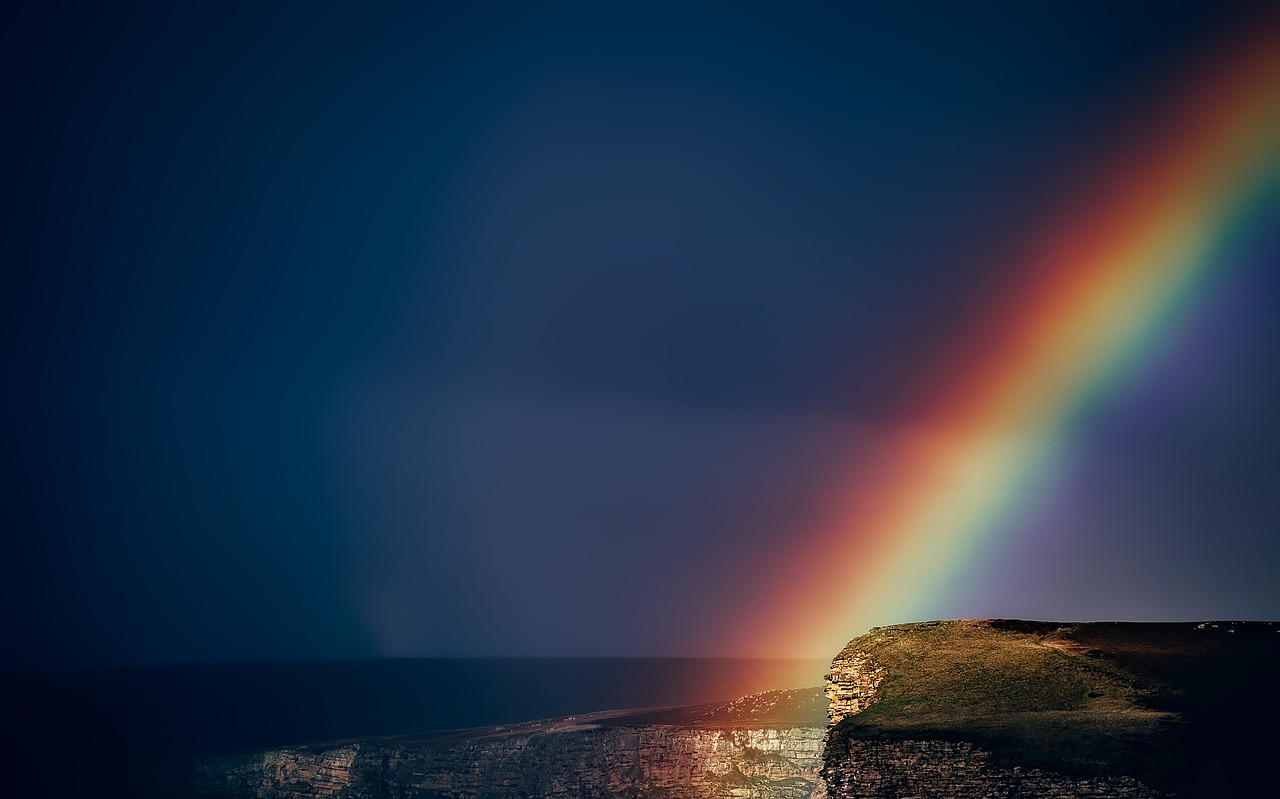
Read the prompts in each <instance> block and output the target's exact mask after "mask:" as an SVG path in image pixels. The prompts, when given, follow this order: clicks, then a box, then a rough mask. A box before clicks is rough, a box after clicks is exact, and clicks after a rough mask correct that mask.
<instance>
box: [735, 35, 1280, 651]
mask: <svg viewBox="0 0 1280 799" xmlns="http://www.w3.org/2000/svg"><path fill="white" fill-rule="evenodd" d="M1268 30H1269V32H1268V33H1266V34H1265V35H1262V36H1256V37H1255V41H1252V42H1249V43H1247V44H1245V45H1241V44H1240V43H1239V42H1233V43H1232V52H1233V53H1234V55H1232V56H1229V57H1226V58H1222V57H1219V58H1216V59H1214V63H1213V64H1212V65H1211V67H1210V68H1203V67H1202V68H1201V69H1200V70H1198V71H1197V73H1196V74H1195V75H1194V77H1193V79H1191V80H1188V81H1185V82H1183V84H1182V85H1181V87H1180V89H1179V91H1178V92H1177V94H1176V96H1175V97H1174V98H1173V102H1172V103H1169V104H1167V105H1166V106H1165V107H1164V108H1163V110H1157V111H1156V112H1155V113H1149V114H1147V115H1144V120H1146V121H1150V122H1154V123H1155V124H1154V125H1152V126H1151V127H1146V123H1145V122H1144V125H1143V129H1144V130H1146V131H1147V132H1148V133H1149V134H1153V135H1149V136H1148V137H1145V138H1143V139H1141V140H1140V141H1138V142H1136V144H1137V146H1136V147H1131V148H1126V150H1128V152H1126V153H1125V158H1124V160H1123V161H1122V162H1121V163H1120V165H1119V166H1118V167H1113V168H1112V169H1110V170H1108V171H1107V172H1106V173H1105V176H1104V177H1105V179H1104V180H1101V181H1096V180H1095V181H1093V182H1092V183H1091V184H1090V185H1088V186H1084V187H1082V189H1081V191H1080V192H1079V200H1078V201H1077V202H1074V203H1072V204H1071V205H1070V207H1068V208H1067V209H1066V211H1065V212H1063V213H1062V214H1061V215H1060V216H1057V217H1055V218H1054V219H1053V220H1051V224H1049V225H1047V226H1046V228H1045V230H1044V231H1043V233H1042V235H1041V236H1039V237H1038V238H1037V239H1035V240H1034V242H1033V244H1032V246H1031V247H1030V248H1029V252H1028V253H1027V254H1025V255H1024V256H1022V257H1021V258H1020V259H1019V260H1018V262H1017V264H1015V265H1014V266H1015V267H1016V268H1013V269H1011V270H1009V271H1010V273H1011V274H1017V275H1019V276H1021V277H1020V278H1019V281H1020V282H1019V283H1018V285H1016V286H1014V287H1012V288H1011V289H1009V290H1008V291H1007V293H1002V295H1001V296H1000V297H998V298H996V299H995V300H994V301H993V303H992V305H991V308H990V309H989V313H987V314H986V319H987V320H988V321H987V323H986V324H985V325H984V327H983V329H980V330H976V331H972V334H971V335H969V334H966V337H965V340H964V341H963V342H962V343H961V344H960V345H959V347H958V352H956V353H955V354H954V356H953V357H951V358H949V359H948V363H949V368H948V369H947V371H946V373H945V374H944V375H943V376H942V377H941V378H939V379H938V380H936V381H934V382H933V383H931V386H930V389H929V396H931V397H932V398H933V404H932V405H931V406H929V407H928V408H927V410H926V411H925V413H924V414H923V415H922V421H921V422H920V423H919V424H918V425H916V426H914V427H913V430H914V432H912V433H910V434H906V435H903V436H899V437H897V439H896V440H895V441H894V442H893V444H892V447H890V446H889V445H886V447H885V451H884V452H883V453H881V455H880V456H879V457H877V458H873V460H875V461H877V463H878V464H880V467H881V468H880V469H879V470H878V471H879V473H878V475H877V476H875V477H873V478H869V479H868V478H859V479H858V480H856V481H854V482H855V484H854V485H852V486H850V487H849V490H848V492H847V496H845V497H844V498H843V499H842V502H841V503H840V504H841V507H840V508H838V510H837V511H836V512H834V513H833V514H831V518H829V519H828V520H827V521H826V522H825V523H824V524H823V525H821V529H819V530H817V531H816V532H814V533H813V534H812V535H811V536H808V537H806V538H804V539H803V541H804V544H803V546H802V547H798V548H797V549H798V550H800V551H798V552H797V553H796V557H795V558H794V560H792V561H790V562H786V563H783V564H781V565H780V566H779V567H778V569H779V575H778V585H779V586H781V587H782V588H783V590H782V591H779V592H778V593H777V594H775V595H773V596H771V597H768V598H766V599H765V600H763V601H762V604H761V606H760V607H759V608H757V609H756V611H755V612H754V613H752V612H747V613H745V614H744V617H743V619H741V620H740V624H735V625H733V626H731V627H730V628H728V629H727V630H726V631H725V637H724V638H723V639H722V641H723V642H724V643H725V644H726V645H727V646H726V648H733V649H736V650H738V651H743V649H746V650H749V651H750V652H751V653H752V654H775V655H776V654H777V653H780V652H786V653H789V654H797V655H806V656H829V655H830V654H831V653H833V652H835V651H837V650H838V649H839V647H840V646H842V645H843V643H844V642H845V641H847V640H848V639H849V638H850V637H852V636H853V635H857V634H859V633H860V632H862V631H864V630H866V629H867V628H868V627H870V626H874V625H880V624H892V623H898V622H904V621H914V620H920V619H922V618H927V617H928V616H927V615H925V614H928V613H929V612H930V611H931V610H935V609H936V608H937V607H938V606H939V597H940V596H942V595H943V594H944V593H945V592H947V591H949V590H953V589H954V588H955V585H956V583H957V581H958V580H959V579H960V578H961V577H963V576H964V575H965V574H966V573H967V572H968V571H969V570H970V569H971V568H972V566H973V565H975V563H976V562H977V561H980V560H981V559H982V558H984V557H985V555H986V554H987V553H989V552H990V551H991V549H992V548H993V547H995V546H997V545H998V544H999V543H1000V541H1001V539H1002V537H1003V536H1006V535H1008V534H1009V530H1010V528H1012V527H1013V526H1014V524H1013V522H1015V521H1016V520H1017V519H1018V517H1019V513H1020V511H1021V510H1022V509H1023V508H1024V507H1025V504H1026V502H1027V501H1028V500H1030V499H1031V498H1033V497H1035V496H1036V495H1037V488H1038V487H1039V486H1042V485H1044V483H1045V481H1046V480H1048V479H1049V478H1050V477H1051V476H1052V474H1053V471H1054V468H1055V466H1056V465H1059V464H1061V463H1063V462H1064V460H1065V459H1066V458H1067V457H1068V456H1069V454H1070V452H1071V451H1072V442H1073V429H1075V428H1076V426H1077V425H1078V424H1079V420H1080V419H1081V418H1082V417H1083V416H1084V415H1085V414H1086V413H1087V412H1088V411H1089V410H1090V409H1092V408H1096V407H1099V406H1100V405H1105V403H1106V402H1107V401H1108V400H1109V399H1113V398H1115V397H1117V396H1119V395H1120V394H1121V392H1123V391H1124V389H1125V388H1126V386H1127V385H1129V384H1131V381H1132V376H1133V375H1134V374H1135V373H1138V372H1139V371H1140V369H1141V367H1142V366H1143V365H1144V364H1145V363H1146V362H1147V361H1149V360H1150V359H1152V358H1153V357H1154V356H1155V355H1157V354H1158V353H1159V352H1160V351H1161V348H1162V345H1164V344H1165V342H1167V341H1168V340H1169V339H1170V335H1171V333H1172V332H1173V331H1174V330H1175V329H1176V328H1177V326H1178V325H1179V324H1180V322H1181V321H1182V320H1184V319H1185V318H1186V316H1187V314H1188V312H1189V310H1190V309H1192V308H1193V307H1194V305H1195V303H1196V300H1197V298H1198V296H1200V295H1201V294H1202V292H1203V291H1204V290H1205V288H1206V287H1207V285H1208V283H1209V281H1212V280H1213V279H1214V278H1215V276H1216V275H1217V274H1218V273H1219V272H1220V271H1221V270H1222V269H1223V268H1225V266H1224V265H1225V264H1228V263H1230V262H1231V261H1232V255H1233V254H1234V253H1237V252H1238V251H1239V250H1240V248H1242V247H1245V246H1248V244H1249V242H1250V241H1251V239H1252V238H1254V237H1255V236H1256V233H1257V232H1258V230H1259V229H1260V227H1259V226H1260V225H1262V224H1264V223H1266V222H1267V221H1268V220H1269V221H1270V222H1272V223H1274V222H1275V211H1276V208H1277V204H1278V203H1277V201H1278V200H1280V35H1277V34H1276V30H1275V28H1274V27H1272V28H1270V29H1268ZM1219 56H1221V51H1220V52H1219ZM1153 132H1154V133H1153Z"/></svg>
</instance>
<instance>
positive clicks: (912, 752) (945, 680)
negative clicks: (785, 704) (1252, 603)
mask: <svg viewBox="0 0 1280 799" xmlns="http://www.w3.org/2000/svg"><path fill="white" fill-rule="evenodd" d="M1277 667H1280V625H1278V624H1276V623H1272V622H1198V623H1129V622H1114V623H1112V622H1107V623H1057V622H1034V621H1021V620H1009V619H981V620H960V621H934V622H922V623H917V624H904V625H897V626H892V627H881V628H875V629H872V630H871V631H870V632H868V633H867V634H866V635H863V636H860V637H859V638H855V639H854V640H853V641H851V642H850V643H849V645H848V646H846V647H845V648H844V649H843V650H842V651H841V652H840V654H839V655H837V656H836V658H835V660H834V661H833V663H832V670H831V673H830V674H829V675H828V677H827V689H826V692H827V696H828V699H829V711H828V712H829V715H830V720H831V724H832V726H831V728H830V730H829V733H828V739H827V747H826V751H825V755H824V760H825V765H824V768H823V772H822V774H823V776H824V778H825V780H826V783H827V788H828V791H829V792H830V795H831V796H832V797H901V796H911V797H935V796H936V797H957V798H960V799H964V798H967V797H989V796H1000V797H1032V796H1035V797H1124V798H1126V799H1128V798H1133V799H1138V798H1139V797H1140V798H1141V799H1147V798H1148V797H1172V796H1177V797H1201V796H1205V797H1208V796H1225V795H1242V794H1248V793H1250V792H1252V791H1253V790H1255V789H1256V786H1258V785H1265V784H1267V782H1268V781H1269V777H1270V775H1269V774H1267V773H1266V771H1267V763H1268V758H1269V757H1270V756H1271V754H1272V751H1273V750H1274V743H1273V738H1274V736H1272V735H1271V734H1270V732H1268V731H1269V730H1270V727H1271V725H1272V723H1273V721H1274V719H1275V718H1276V711H1277V710H1280V703H1278V702H1277V699H1276V697H1275V695H1274V690H1273V684H1272V683H1273V681H1274V675H1275V674H1276V673H1278V671H1277Z"/></svg>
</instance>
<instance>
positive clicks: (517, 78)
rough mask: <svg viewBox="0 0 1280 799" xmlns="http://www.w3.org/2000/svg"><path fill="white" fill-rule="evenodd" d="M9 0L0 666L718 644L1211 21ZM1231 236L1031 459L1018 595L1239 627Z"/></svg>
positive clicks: (1259, 589)
mask: <svg viewBox="0 0 1280 799" xmlns="http://www.w3.org/2000/svg"><path fill="white" fill-rule="evenodd" d="M39 5H40V7H39V8H35V7H29V8H24V9H20V10H18V11H16V12H9V17H8V19H7V21H6V22H5V24H4V25H3V26H2V29H0V53H2V55H0V58H3V61H4V75H5V77H4V79H3V80H4V97H5V108H6V113H5V117H6V119H7V121H6V123H5V125H4V133H3V136H4V143H5V155H4V185H5V192H4V197H5V206H4V209H3V210H4V217H3V218H4V222H3V225H4V239H3V241H4V244H3V246H4V255H3V260H4V263H5V270H4V273H5V278H4V288H3V290H0V297H2V298H3V299H2V301H3V303H4V307H3V320H2V322H0V324H3V326H4V334H5V335H4V343H5V348H4V353H3V359H4V360H3V367H4V374H5V376H6V381H5V382H6V384H7V390H6V391H5V392H4V403H5V409H4V410H5V420H6V436H5V444H4V454H5V458H4V465H5V475H4V503H5V506H6V508H7V510H6V519H7V521H6V522H5V526H6V528H7V529H8V532H7V535H6V536H5V538H6V541H7V542H8V543H7V545H6V550H7V552H6V555H5V557H4V558H3V559H2V560H0V579H2V580H3V588H2V589H0V591H2V592H3V593H2V594H0V596H2V597H3V603H4V604H3V607H4V609H5V611H6V616H7V618H8V631H7V633H6V635H5V636H4V664H5V666H6V667H7V668H23V667H44V666H51V665H52V666H84V665H102V664H125V663H129V664H132V663H162V662H174V661H200V660H246V659H250V660H256V659H272V658H306V657H352V656H378V655H458V654H461V655H542V654H550V655H580V654H591V655H612V654H620V655H668V654H677V655H680V654H733V653H723V652H705V651H702V650H701V649H700V648H699V644H698V641H699V639H700V636H701V635H702V633H703V632H705V631H706V630H707V629H710V628H712V627H714V626H715V625H717V624H718V623H720V621H722V620H723V619H724V618H725V614H730V613H732V608H733V605H734V603H735V602H736V601H737V600H738V599H739V598H740V597H741V596H742V595H743V592H750V591H753V590H757V589H756V587H758V586H759V585H761V584H765V583H767V581H768V577H769V574H768V570H767V568H766V565H765V564H767V561H768V558H767V553H768V552H770V551H771V549H776V548H779V547H786V546H788V541H789V540H790V539H791V538H792V537H794V536H796V535H798V534H799V533H798V531H800V530H802V529H803V524H804V520H805V519H806V515H807V514H810V513H812V509H813V507H814V506H815V503H817V502H818V500H819V499H820V498H821V497H822V496H823V495H824V492H829V491H831V490H835V484H836V480H837V478H838V477H839V467H840V464H841V463H843V462H844V459H845V457H846V456H847V454H848V452H849V451H851V450H854V449H856V448H857V447H859V446H860V444H861V442H863V441H865V440H867V438H868V437H872V436H875V435H876V434H877V431H882V430H885V429H892V428H894V427H895V426H902V425H907V426H909V425H910V424H911V421H912V418H913V417H912V413H913V409H914V408H915V407H916V403H917V401H918V398H917V397H915V396H914V395H913V393H912V392H913V389H914V388H915V387H916V386H917V385H919V382H920V381H919V375H920V374H921V373H922V372H923V371H927V370H929V369H930V368H931V364H933V363H935V362H936V359H937V358H938V357H939V354H940V353H941V352H943V351H944V349H945V348H944V345H945V343H946V342H947V341H948V340H950V339H952V338H954V337H955V331H956V330H958V329H963V328H964V327H965V326H966V325H967V324H971V323H972V322H973V320H974V319H975V318H978V317H980V316H981V315H982V313H983V299H984V297H985V296H987V295H988V294H989V293H990V290H991V289H992V287H994V286H998V285H999V284H1000V283H1001V281H1002V280H1004V279H1005V278H1006V276H1005V275H1002V274H1001V272H1000V270H1001V269H1005V268H1008V266H1009V264H1010V263H1011V257H1012V254H1013V253H1015V252H1017V251H1018V248H1019V247H1020V246H1021V245H1023V244H1024V243H1025V239H1026V236H1027V235H1029V231H1031V230H1033V229H1035V227H1036V226H1037V225H1039V224H1041V223H1042V222H1043V220H1044V219H1045V218H1046V217H1049V216H1051V215H1052V214H1053V213H1054V211H1055V209H1056V208H1057V207H1058V202H1059V200H1060V195H1061V192H1062V191H1063V190H1064V189H1065V188H1066V187H1068V186H1069V185H1072V181H1073V180H1074V179H1075V178H1076V177H1078V175H1079V174H1081V172H1082V171H1084V170H1087V169H1088V168H1090V166H1091V165H1093V164H1095V163H1096V162H1097V161H1098V160H1099V158H1100V156H1102V155H1107V156H1111V155H1114V154H1113V153H1111V152H1110V151H1109V148H1110V147H1111V146H1112V144H1113V142H1114V141H1116V140H1117V139H1119V138H1120V137H1121V134H1122V133H1123V132H1124V131H1125V130H1127V126H1128V125H1130V124H1131V123H1132V121H1133V120H1132V119H1131V117H1130V116H1129V115H1131V114H1132V112H1133V109H1135V108H1140V107H1142V104H1143V102H1145V101H1146V99H1145V98H1147V97H1148V95H1149V94H1150V93H1151V91H1152V90H1153V89H1154V88H1157V87H1161V86H1162V85H1163V81H1164V80H1165V79H1166V76H1167V75H1168V74H1170V73H1171V72H1173V71H1176V69H1178V68H1180V67H1181V66H1182V65H1184V64H1185V63H1187V62H1188V60H1189V59H1191V58H1192V57H1193V56H1194V55H1195V54H1196V53H1197V52H1199V51H1201V50H1203V49H1205V48H1206V47H1209V46H1211V45H1212V44H1213V43H1215V42H1217V41H1218V39H1219V38H1220V37H1223V36H1226V35H1228V32H1229V31H1230V30H1231V29H1232V27H1233V26H1236V25H1239V24H1241V21H1242V20H1245V21H1247V19H1248V15H1247V14H1246V13H1245V12H1243V11H1241V10H1239V9H1231V8H1224V7H1223V6H1222V4H1209V3H1202V4H1188V5H1183V6H1177V4H1170V3H1122V4H1113V3H1079V2H1075V3H1034V4H1013V3H977V4H950V3H942V4H913V5H911V6H910V7H904V8H896V7H894V6H896V5H898V4H875V5H869V6H864V5H858V4H785V5H784V4H770V5H756V4H743V3H734V4H720V5H702V4H684V3H679V4H670V5H667V4H655V3H651V2H650V3H638V4H613V3H609V4H600V3H584V4H545V5H543V6H540V5H538V4H525V5H516V4H479V3H476V4H471V3H465V4H458V3H450V4H410V5H393V6H387V7H380V8H376V9H374V8H364V7H357V5H356V4H352V5H351V6H350V7H347V6H342V5H335V4H323V3H317V4H298V5H296V6H288V5H280V4H267V7H266V8H260V7H258V6H259V4H246V5H244V6H239V5H230V6H229V5H227V4H199V3H197V4H187V3H178V4H157V6H156V7H148V6H140V5H129V6H127V7H124V8H121V7H115V6H110V7H99V6H97V5H93V4H87V7H80V6H76V5H60V6H55V7H48V6H47V5H44V4H39ZM1175 6H1176V7H1175ZM1271 244H1272V245H1273V246H1271V247H1270V248H1269V249H1265V252H1263V253H1262V254H1261V255H1257V256H1256V257H1255V258H1254V259H1253V260H1252V261H1250V262H1249V263H1247V264H1243V265H1241V266H1240V267H1239V268H1238V269H1237V273H1236V274H1235V276H1233V277H1231V278H1230V279H1224V281H1223V282H1222V286H1221V288H1220V290H1219V292H1218V294H1215V296H1214V298H1210V300H1211V301H1208V300H1207V301H1206V304H1205V310H1204V313H1203V314H1202V315H1201V316H1198V317H1197V319H1198V320H1199V321H1198V322H1197V323H1196V324H1192V325H1189V326H1187V327H1186V329H1185V331H1184V336H1185V338H1186V341H1185V342H1184V343H1183V344H1182V345H1180V346H1185V347H1197V346H1199V347H1202V348H1204V352H1205V354H1204V357H1203V358H1202V359H1196V360H1197V362H1198V363H1201V364H1202V366H1201V367H1198V368H1197V370H1195V374H1193V375H1190V376H1187V375H1183V376H1182V377H1179V376H1178V374H1176V373H1175V372H1176V370H1173V371H1170V370H1165V371H1161V370H1160V369H1155V370H1154V372H1153V377H1152V380H1151V382H1149V383H1148V384H1144V385H1146V388H1145V389H1144V390H1145V391H1147V394H1145V395H1142V396H1144V397H1146V398H1147V400H1150V401H1143V400H1141V398H1140V397H1138V396H1137V395H1135V397H1133V398H1130V401H1131V403H1132V406H1131V407H1130V406H1125V407H1120V408H1116V409H1114V415H1113V416H1110V417H1108V418H1107V419H1103V420H1101V421H1100V422H1099V423H1098V426H1097V431H1098V432H1097V435H1098V436H1099V441H1100V442H1104V444H1100V445H1099V447H1097V448H1095V449H1094V450H1092V452H1093V453H1094V454H1093V456H1092V457H1093V458H1094V460H1096V461H1101V462H1105V463H1106V465H1107V466H1108V467H1109V468H1111V469H1112V470H1114V471H1116V472H1117V473H1118V475H1119V476H1116V477H1115V478H1114V479H1110V478H1106V479H1104V478H1102V477H1100V475H1104V474H1107V472H1106V471H1105V469H1102V468H1097V469H1095V468H1093V467H1092V466H1089V465H1088V464H1091V463H1093V462H1094V461H1090V460H1088V459H1082V460H1081V461H1080V465H1079V472H1078V473H1076V474H1074V476H1069V480H1068V483H1069V484H1064V485H1063V486H1061V487H1060V491H1059V493H1058V494H1057V495H1055V501H1062V502H1065V503H1067V505H1068V506H1069V512H1068V511H1066V510H1064V512H1063V513H1062V514H1059V515H1058V517H1057V518H1058V519H1059V523H1061V524H1066V523H1067V522H1068V521H1069V522H1070V523H1071V524H1072V525H1073V529H1072V531H1071V532H1070V534H1068V533H1067V532H1064V531H1061V530H1059V531H1055V530H1052V529H1048V528H1045V529H1041V530H1038V531H1035V533H1034V535H1039V536H1058V538H1057V539H1056V540H1058V541H1059V542H1060V543H1059V544H1057V545H1056V546H1057V550H1055V551H1057V552H1058V557H1060V561H1059V562H1058V563H1056V564H1055V565H1054V567H1053V568H1052V569H1043V570H1042V571H1036V570H1034V569H1032V570H1030V571H1027V572H1025V573H1023V574H1020V575H1016V576H1015V577H1013V578H1010V579H1017V580H1024V581H1026V583H1027V585H1026V591H1027V595H1028V597H1029V598H1030V601H1029V604H1028V605H1027V607H1028V608H1031V609H1035V610H1044V611H1045V612H1046V613H1051V612H1055V611H1057V612H1058V613H1059V615H1062V614H1070V613H1078V614H1094V615H1101V616H1107V615H1109V614H1108V613H1107V607H1115V608H1116V610H1115V611H1114V613H1113V614H1110V615H1114V616H1116V617H1124V616H1126V614H1128V615H1143V616H1144V617H1147V618H1150V617H1155V616H1159V615H1161V608H1171V609H1170V610H1168V611H1167V612H1168V613H1172V614H1175V615H1181V616H1187V615H1190V616H1203V615H1213V614H1217V613H1229V614H1232V615H1237V616H1242V615H1254V616H1265V617H1274V616H1276V615H1277V614H1280V601H1278V599H1277V596H1276V593H1277V592H1276V589H1275V587H1274V581H1273V579H1272V577H1271V575H1272V573H1273V572H1272V569H1271V568H1270V566H1269V565H1267V564H1269V563H1274V562H1275V556H1276V555H1278V554H1280V552H1277V545H1276V544H1275V543H1274V542H1273V541H1272V539H1273V538H1274V533H1275V530H1276V529H1277V522H1280V519H1277V517H1276V511H1275V509H1274V505H1273V500H1272V499H1271V498H1270V497H1271V492H1272V491H1273V490H1274V488H1275V485H1274V484H1275V479H1274V472H1275V466H1274V452H1275V451H1276V450H1275V447H1274V445H1275V444H1276V443H1278V442H1277V429H1276V424H1275V420H1274V410H1273V409H1274V408H1275V407H1277V401H1280V389H1278V387H1277V385H1276V380H1275V377H1274V376H1273V375H1274V373H1275V369H1274V366H1275V364H1276V362H1277V358H1276V356H1277V351H1278V350H1277V344H1278V343H1280V337H1278V336H1277V329H1276V319H1275V316H1276V315H1275V314H1274V312H1273V309H1272V308H1271V303H1270V302H1269V301H1265V298H1270V297H1274V296H1275V293H1274V290H1275V288H1276V286H1275V274H1274V273H1275V269H1274V266H1275V254H1276V252H1277V251H1280V248H1277V247H1276V246H1274V245H1275V244H1276V242H1274V241H1272V242H1271ZM1215 319H1216V320H1218V321H1214V320H1215ZM1197 325H1199V326H1197ZM1178 362H1179V363H1182V362H1183V361H1178ZM1171 369H1172V367H1171ZM1139 393H1141V392H1139ZM1153 403H1154V404H1155V405H1156V406H1159V407H1160V408H1162V409H1163V411H1162V413H1164V414H1165V415H1164V416H1163V417H1158V418H1163V419H1164V420H1165V423H1164V424H1163V425H1160V424H1154V423H1150V408H1151V407H1153ZM1126 414H1128V416H1126ZM1126 420H1128V421H1126ZM1134 420H1145V423H1144V424H1138V423H1136V422H1135V421H1134ZM1108 431H1110V432H1108ZM1126 436H1127V438H1126ZM1107 453H1110V454H1107ZM1117 487H1123V488H1124V489H1125V490H1124V491H1123V492H1122V493H1123V496H1118V495H1117V494H1116V491H1117V490H1118V488H1117ZM1171 496H1176V497H1179V498H1180V499H1179V502H1178V503H1176V504H1173V505H1170V504H1167V503H1166V502H1165V501H1164V500H1163V499H1161V498H1168V497H1171ZM1170 541H1173V542H1175V543H1178V542H1181V543H1178V545H1176V546H1171V545H1169V542H1170ZM1015 550H1016V547H1015ZM1215 552H1216V553H1218V554H1217V555H1215V554H1214V553H1215ZM762 553H763V555H764V557H762ZM1223 553H1234V554H1223ZM1153 563H1158V564H1159V565H1158V568H1156V567H1153V565H1152V564H1153ZM1100 564H1101V566H1100ZM1099 569H1100V570H1101V572H1102V573H1105V575H1106V579H1101V578H1099V582H1098V583H1097V584H1089V585H1088V590H1087V591H1086V590H1083V589H1082V585H1083V583H1082V581H1081V576H1082V575H1090V574H1094V575H1096V574H1097V573H1099ZM1111 572H1114V574H1112V573H1111ZM1194 575H1198V576H1199V580H1200V583H1195V582H1194V579H1192V581H1191V582H1190V583H1189V582H1188V578H1189V577H1192V576H1194ZM1188 585H1192V586H1193V589H1188ZM1188 590H1190V592H1191V594H1192V596H1193V597H1194V598H1195V600H1196V601H1188V600H1187V598H1186V597H1187V592H1188ZM1086 594H1087V597H1085V595H1086ZM1223 597H1225V598H1224V599H1222V601H1217V600H1218V599H1219V598H1223ZM1108 603H1110V604H1109V605H1108ZM963 609H964V608H959V610H963ZM1020 609H1021V608H1013V609H1010V612H1009V613H1008V614H1005V615H1016V613H1017V611H1018V610H1020ZM999 610H1000V609H998V608H997V609H995V611H999ZM904 621H905V620H904ZM859 632H861V631H859V630H851V631H850V635H854V634H857V633H859ZM777 654H778V655H779V656H785V655H788V654H792V653H777ZM799 654H806V653H799Z"/></svg>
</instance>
